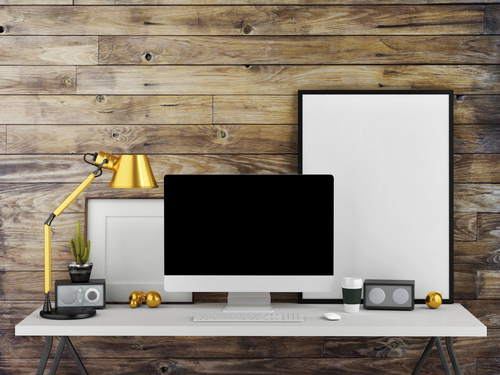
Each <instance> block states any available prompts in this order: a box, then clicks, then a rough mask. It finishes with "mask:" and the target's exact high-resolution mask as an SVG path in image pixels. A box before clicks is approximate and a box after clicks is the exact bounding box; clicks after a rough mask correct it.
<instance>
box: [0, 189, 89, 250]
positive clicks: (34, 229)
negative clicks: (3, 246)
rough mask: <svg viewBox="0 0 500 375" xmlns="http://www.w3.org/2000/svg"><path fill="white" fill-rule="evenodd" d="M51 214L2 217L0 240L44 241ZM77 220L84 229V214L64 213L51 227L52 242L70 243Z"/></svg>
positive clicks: (3, 215) (15, 214)
mask: <svg viewBox="0 0 500 375" xmlns="http://www.w3.org/2000/svg"><path fill="white" fill-rule="evenodd" d="M68 195H69V194H68ZM55 208H57V206H56V207H54V209H55ZM49 214H50V212H47V213H28V212H19V213H13V214H2V215H1V216H0V224H1V227H0V230H1V231H0V238H1V239H2V241H5V242H9V241H12V242H37V241H40V240H42V241H43V231H44V227H43V223H44V222H45V220H47V218H48V216H49ZM77 220H80V222H81V223H82V227H83V226H84V225H83V223H84V221H85V215H84V214H83V213H74V212H69V213H66V212H64V213H63V214H62V215H60V216H58V217H57V219H55V220H54V223H53V226H52V227H51V232H52V241H63V242H65V241H68V243H69V240H70V239H71V238H73V237H74V232H75V228H76V222H77ZM82 230H83V228H82Z"/></svg>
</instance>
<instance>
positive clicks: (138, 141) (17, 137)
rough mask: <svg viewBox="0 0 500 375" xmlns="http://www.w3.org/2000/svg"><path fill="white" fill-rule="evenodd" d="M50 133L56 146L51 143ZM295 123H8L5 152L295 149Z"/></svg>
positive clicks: (269, 151) (260, 151)
mask: <svg viewBox="0 0 500 375" xmlns="http://www.w3.org/2000/svg"><path fill="white" fill-rule="evenodd" d="M54 134H57V143H58V146H57V147H56V148H55V147H54ZM297 142H298V135H297V126H296V125H253V126H247V125H177V126H170V125H165V126H162V125H74V126H69V125H14V126H10V125H9V126H8V138H7V147H8V153H9V154H72V153H79V154H84V153H85V152H86V151H87V150H91V149H96V148H99V149H105V150H106V151H107V152H110V153H112V154H149V155H151V154H159V153H162V152H165V150H168V151H169V152H170V153H174V154H193V153H196V154H199V153H207V154H242V153H246V154H285V153H297V147H298V145H297Z"/></svg>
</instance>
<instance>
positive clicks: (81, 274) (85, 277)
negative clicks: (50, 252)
mask: <svg viewBox="0 0 500 375" xmlns="http://www.w3.org/2000/svg"><path fill="white" fill-rule="evenodd" d="M92 266H93V264H92V263H85V264H81V265H80V264H78V263H76V262H71V263H68V270H69V277H70V278H71V282H73V283H88V282H89V279H90V273H91V272H92Z"/></svg>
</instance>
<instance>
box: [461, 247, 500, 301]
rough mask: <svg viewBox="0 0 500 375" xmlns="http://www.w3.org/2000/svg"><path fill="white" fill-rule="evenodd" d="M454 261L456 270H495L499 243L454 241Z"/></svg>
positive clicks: (499, 251) (499, 254)
mask: <svg viewBox="0 0 500 375" xmlns="http://www.w3.org/2000/svg"><path fill="white" fill-rule="evenodd" d="M454 262H455V270H457V271H458V270H460V271H466V270H469V271H472V270H475V271H477V270H496V269H498V268H499V265H500V243H499V242H484V241H476V242H455V243H454ZM499 311H500V310H499Z"/></svg>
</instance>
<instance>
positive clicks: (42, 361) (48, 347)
mask: <svg viewBox="0 0 500 375" xmlns="http://www.w3.org/2000/svg"><path fill="white" fill-rule="evenodd" d="M53 340H54V337H52V336H45V348H43V352H42V358H40V364H39V365H38V370H36V375H43V370H45V366H46V365H47V360H48V359H49V354H50V350H51V349H52V341H53Z"/></svg>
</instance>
